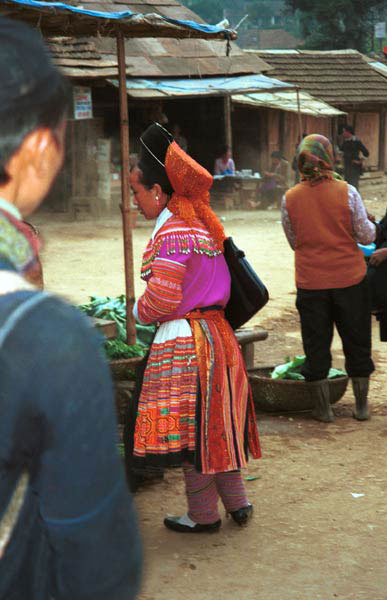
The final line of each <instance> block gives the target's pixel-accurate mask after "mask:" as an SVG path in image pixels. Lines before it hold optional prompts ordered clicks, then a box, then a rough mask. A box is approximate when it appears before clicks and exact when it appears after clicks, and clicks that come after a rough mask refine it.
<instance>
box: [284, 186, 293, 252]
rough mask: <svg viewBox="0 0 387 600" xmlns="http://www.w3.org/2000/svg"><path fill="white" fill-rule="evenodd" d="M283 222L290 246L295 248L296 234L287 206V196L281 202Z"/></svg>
mask: <svg viewBox="0 0 387 600" xmlns="http://www.w3.org/2000/svg"><path fill="white" fill-rule="evenodd" d="M281 222H282V227H283V229H284V232H285V235H286V238H287V240H288V242H289V246H290V247H291V248H292V249H293V250H294V248H295V246H296V234H295V233H294V231H293V227H292V224H291V222H290V218H289V213H288V210H287V208H286V198H285V196H283V197H282V203H281Z"/></svg>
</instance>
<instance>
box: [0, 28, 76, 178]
mask: <svg viewBox="0 0 387 600" xmlns="http://www.w3.org/2000/svg"><path fill="white" fill-rule="evenodd" d="M0 47H1V53H0V81H1V89H0V184H5V183H7V182H8V181H9V175H8V173H7V171H6V166H7V164H8V162H9V160H10V158H11V157H12V155H13V154H14V153H15V152H16V151H17V149H18V148H19V147H20V146H21V144H22V142H23V140H24V138H25V137H26V136H27V135H28V134H29V133H31V132H32V131H34V130H35V129H38V128H39V127H47V128H49V129H52V130H55V128H56V127H57V126H58V125H59V124H60V122H61V121H62V120H63V119H64V117H65V115H66V110H67V108H68V106H69V105H70V99H71V94H70V90H71V87H70V84H69V83H68V82H67V81H66V80H65V79H64V77H63V76H62V75H61V73H60V72H59V70H58V68H57V67H56V66H55V65H54V64H53V62H52V60H51V59H50V57H49V54H48V51H47V48H46V47H45V45H44V44H43V41H42V39H41V37H40V36H39V35H38V33H37V32H36V31H34V30H33V29H32V28H31V27H28V26H27V25H25V24H23V23H20V22H17V21H12V20H9V19H3V18H0Z"/></svg>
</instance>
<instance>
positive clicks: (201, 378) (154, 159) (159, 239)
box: [130, 124, 260, 533]
mask: <svg viewBox="0 0 387 600" xmlns="http://www.w3.org/2000/svg"><path fill="white" fill-rule="evenodd" d="M140 140H141V144H142V148H141V154H140V161H139V164H138V168H137V169H135V170H133V171H132V172H131V174H130V183H131V187H132V190H133V193H134V201H135V203H136V204H137V206H138V207H139V209H140V211H141V212H142V213H143V215H144V216H145V218H146V219H156V225H155V228H154V230H153V233H152V237H151V239H150V241H149V243H148V246H147V248H146V250H145V253H144V256H143V263H142V269H141V277H142V278H143V279H144V280H145V281H146V285H147V287H146V290H145V292H144V294H143V295H142V296H141V297H140V298H139V299H138V301H137V302H136V304H135V307H134V314H135V316H136V319H137V321H139V322H140V323H143V324H149V323H155V322H158V324H159V325H160V326H159V328H158V330H157V333H156V336H155V338H154V341H153V344H152V346H151V350H150V354H149V358H148V362H147V365H146V368H145V373H144V379H143V385H142V389H141V393H140V397H139V403H138V411H137V420H136V427H135V432H134V442H133V446H134V449H133V465H134V466H137V467H140V468H144V467H147V466H149V467H152V466H153V467H155V466H157V467H180V466H181V467H183V473H184V478H185V486H186V495H187V504H188V511H187V513H185V514H184V515H183V516H178V517H169V516H168V517H166V518H165V519H164V524H165V526H166V527H167V528H169V529H172V530H174V531H178V532H181V533H206V532H208V533H211V532H216V531H218V530H219V528H220V525H221V519H220V515H219V512H218V500H219V497H220V498H221V500H222V502H223V504H224V506H225V508H226V511H227V513H229V514H230V515H231V517H232V519H233V521H235V523H237V524H238V525H245V524H246V523H247V522H248V520H249V519H250V517H251V515H252V510H253V507H252V505H251V504H250V503H249V502H248V499H247V496H246V490H245V487H244V482H243V478H242V475H241V471H240V469H241V468H243V467H245V466H246V462H247V457H248V451H249V450H250V452H251V454H252V456H253V457H254V458H258V457H259V456H260V446H259V440H258V431H257V426H256V423H255V415H254V405H253V402H252V397H251V395H250V394H249V385H248V378H247V373H246V369H245V366H244V362H243V357H242V354H241V350H240V348H239V346H238V342H237V340H236V338H235V335H234V332H233V330H232V329H231V327H230V325H229V323H228V322H227V321H226V319H225V316H224V308H225V306H226V304H227V301H228V299H229V296H230V284H231V279H230V273H229V270H228V267H227V263H226V261H225V258H224V256H223V242H224V239H225V233H224V229H223V227H222V224H221V223H220V221H219V219H218V218H217V216H216V215H215V213H214V212H213V211H212V209H211V207H210V204H209V200H210V197H209V189H210V187H211V185H212V180H213V178H212V176H211V175H210V173H209V172H208V171H206V169H204V168H203V167H202V166H201V165H199V164H198V163H197V162H196V161H194V160H193V159H192V158H191V157H190V156H188V154H186V153H185V152H184V151H183V150H182V149H181V148H180V147H179V146H178V144H177V143H176V142H175V141H174V140H173V138H172V136H171V134H170V133H169V132H168V131H166V130H165V129H164V128H163V127H161V126H160V125H158V124H154V125H151V126H150V127H149V128H148V129H147V130H146V131H145V133H144V134H143V135H142V136H141V138H140Z"/></svg>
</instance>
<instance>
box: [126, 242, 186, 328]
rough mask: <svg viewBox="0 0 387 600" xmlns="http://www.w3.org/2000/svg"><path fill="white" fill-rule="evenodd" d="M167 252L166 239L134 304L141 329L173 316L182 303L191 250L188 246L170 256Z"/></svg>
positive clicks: (168, 251) (168, 250) (169, 252)
mask: <svg viewBox="0 0 387 600" xmlns="http://www.w3.org/2000/svg"><path fill="white" fill-rule="evenodd" d="M169 248H170V242H169V240H168V238H166V239H165V241H164V242H163V245H162V246H161V249H160V252H159V254H158V256H157V257H156V258H155V259H154V260H153V262H152V264H151V272H152V273H151V276H150V278H149V279H148V282H147V287H146V290H145V292H144V293H143V295H142V296H141V297H140V298H139V299H138V301H137V302H136V306H135V310H134V314H135V317H136V319H138V320H139V321H140V323H143V324H144V325H145V324H148V323H154V322H155V321H159V320H160V319H162V318H165V317H167V316H168V315H170V314H172V313H174V312H175V311H176V310H177V308H178V307H179V305H180V303H181V301H182V299H183V289H182V288H183V280H184V277H185V273H186V268H187V262H188V261H189V259H190V256H191V253H192V251H193V249H192V247H191V246H187V248H181V249H179V250H178V249H177V248H176V250H175V251H174V252H173V254H172V255H171V251H170V249H169Z"/></svg>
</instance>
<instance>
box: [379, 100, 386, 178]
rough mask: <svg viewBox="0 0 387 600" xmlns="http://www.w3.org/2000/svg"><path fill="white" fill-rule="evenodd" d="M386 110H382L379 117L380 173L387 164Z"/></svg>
mask: <svg viewBox="0 0 387 600" xmlns="http://www.w3.org/2000/svg"><path fill="white" fill-rule="evenodd" d="M385 143H386V110H385V108H382V110H381V111H380V116H379V160H378V163H379V165H378V168H379V170H380V171H384V169H385V162H386V149H385Z"/></svg>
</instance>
